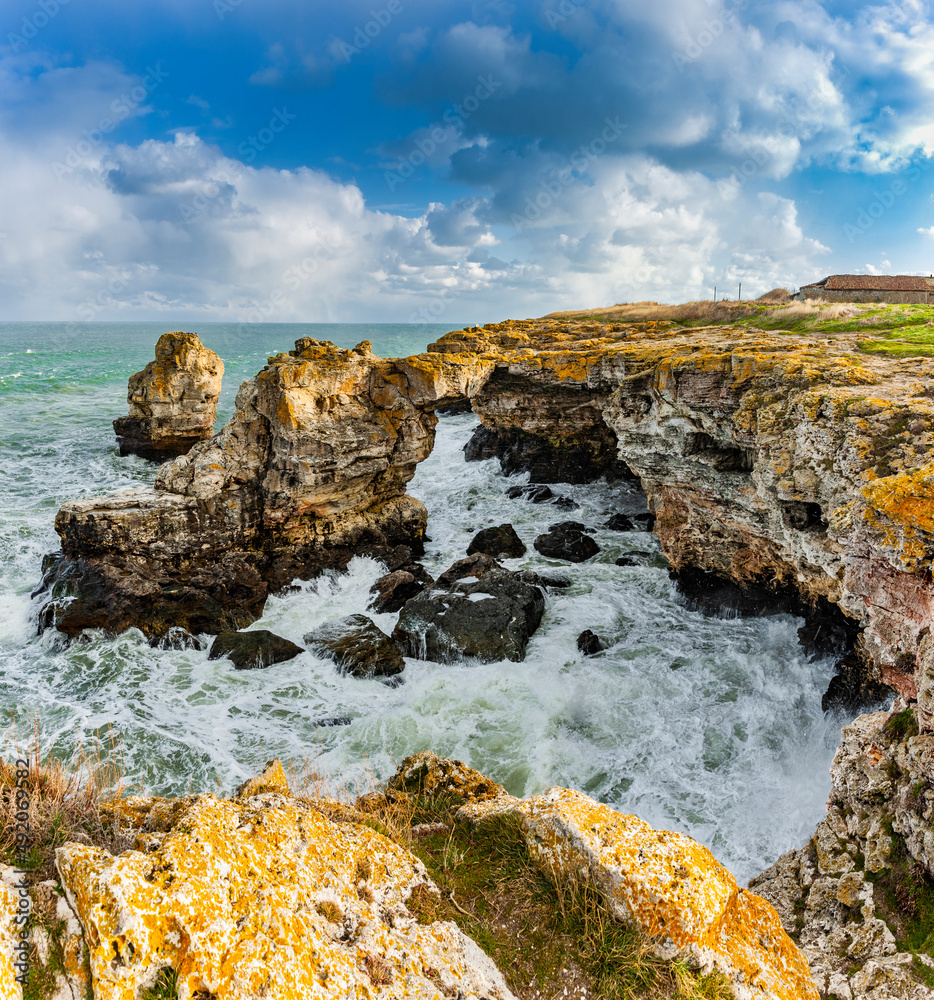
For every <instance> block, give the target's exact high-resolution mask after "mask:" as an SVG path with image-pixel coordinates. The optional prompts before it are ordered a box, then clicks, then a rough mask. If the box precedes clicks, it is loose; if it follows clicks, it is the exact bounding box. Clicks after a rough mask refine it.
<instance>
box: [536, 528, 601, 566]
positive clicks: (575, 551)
mask: <svg viewBox="0 0 934 1000" xmlns="http://www.w3.org/2000/svg"><path fill="white" fill-rule="evenodd" d="M585 531H586V527H585V526H584V525H583V524H581V523H580V521H562V522H561V523H560V524H553V525H551V527H550V528H549V529H548V531H547V532H546V533H545V534H543V535H539V536H538V538H536V539H535V543H534V544H535V548H536V550H537V551H538V552H541V554H542V555H543V556H547V557H548V558H549V559H565V560H567V561H568V562H576V563H578V562H584V561H585V560H587V559H591V558H592V557H593V556H595V555H596V554H597V553H598V552H599V551H600V546H599V545H597V543H596V541H595V540H594V539H593V538H591V537H590V535H587V534H585V533H584V532H585Z"/></svg>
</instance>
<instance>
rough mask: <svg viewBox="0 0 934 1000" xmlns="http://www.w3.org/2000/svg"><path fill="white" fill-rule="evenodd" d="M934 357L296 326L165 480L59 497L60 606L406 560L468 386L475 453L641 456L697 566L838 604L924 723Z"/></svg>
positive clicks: (195, 598)
mask: <svg viewBox="0 0 934 1000" xmlns="http://www.w3.org/2000/svg"><path fill="white" fill-rule="evenodd" d="M932 375H934V362H932V361H930V360H928V359H920V358H912V359H906V360H896V359H890V358H886V357H880V356H870V355H867V354H864V353H861V352H860V351H859V350H858V347H857V343H856V340H855V338H854V337H853V336H852V335H847V334H846V333H842V334H835V335H832V336H831V335H822V334H820V333H814V334H809V335H799V334H780V333H779V334H776V333H765V332H763V331H760V330H756V329H754V328H750V327H722V326H721V327H708V328H700V329H693V330H687V329H682V328H679V327H677V326H675V325H673V324H661V325H659V324H657V323H643V324H628V325H625V324H616V325H612V324H599V323H595V322H586V321H585V322H571V321H560V320H555V321H549V320H537V321H525V322H517V323H503V324H498V325H495V326H488V327H485V328H483V329H473V330H468V331H459V332H455V333H452V334H448V335H447V336H446V337H444V338H442V339H441V340H440V341H439V342H438V343H437V344H434V345H432V346H431V347H430V349H429V351H428V352H427V353H426V354H423V355H419V356H417V357H413V358H408V359H396V360H384V359H381V358H377V357H375V356H374V355H373V354H372V353H371V352H370V350H369V346H368V345H367V344H363V345H360V346H359V347H358V348H356V349H354V350H353V351H342V350H339V349H337V348H335V347H334V346H333V345H331V344H327V343H324V344H319V343H317V342H315V341H311V340H303V341H299V343H298V344H297V345H296V350H295V351H293V352H290V353H289V354H280V355H276V356H275V357H274V358H271V359H270V362H269V364H268V365H267V366H266V368H264V369H263V371H262V372H260V373H259V374H258V375H257V376H256V377H255V378H253V379H251V380H249V381H248V382H247V383H245V384H244V387H243V389H242V390H241V392H240V394H239V395H238V398H237V408H236V412H235V413H234V415H233V417H232V418H231V420H230V422H229V423H228V424H227V426H226V427H225V428H224V429H223V430H222V431H221V432H220V434H218V435H216V436H215V437H214V438H212V439H211V440H210V441H206V442H203V443H201V444H199V445H197V446H196V447H195V448H194V449H193V450H192V452H191V453H190V454H189V455H187V456H184V457H182V458H180V459H177V460H176V461H175V462H174V463H172V464H170V465H167V466H165V467H164V468H163V469H162V470H160V474H159V477H158V480H157V483H156V489H155V490H153V491H137V492H136V493H126V494H121V495H117V496H115V497H112V498H107V499H104V500H88V501H81V502H79V503H73V504H67V505H66V506H65V507H63V508H62V510H61V511H60V513H59V516H58V519H57V522H56V526H57V530H58V531H59V534H60V535H61V537H62V556H61V557H60V558H59V559H58V560H57V561H56V563H55V565H54V566H53V567H52V569H51V572H50V579H51V578H52V577H55V578H56V579H57V580H58V581H59V588H60V589H61V588H62V587H63V586H64V585H65V583H67V582H69V581H70V585H71V586H72V593H73V594H77V597H78V600H75V601H71V602H70V603H68V604H67V605H66V606H63V607H60V608H59V609H58V610H57V611H56V612H55V618H56V623H57V625H58V627H59V628H60V629H62V630H63V631H66V632H68V633H70V634H75V633H76V632H78V631H80V630H81V629H82V628H85V627H89V626H93V625H98V626H105V627H108V628H111V629H120V628H125V627H127V626H128V625H130V624H138V625H141V627H143V628H144V630H146V631H148V632H149V633H150V634H158V633H159V632H160V630H161V631H164V630H165V629H166V628H168V627H170V626H172V625H181V626H183V627H185V628H189V629H193V630H204V631H217V630H218V628H219V627H222V626H223V625H224V624H227V625H229V624H235V623H237V622H243V621H245V620H249V619H250V618H252V617H255V615H256V614H258V613H259V610H260V609H261V608H262V604H263V601H264V600H265V597H266V595H267V594H268V593H269V592H270V590H271V589H275V588H276V587H280V586H282V585H284V584H287V583H289V582H290V581H291V579H293V578H294V577H307V576H310V575H313V574H314V573H316V572H318V571H319V570H320V569H322V568H325V567H334V566H342V565H346V563H347V561H348V560H349V558H350V556H351V555H352V554H353V553H355V552H357V553H364V552H370V553H375V554H381V555H382V556H383V557H384V558H385V561H386V562H387V563H388V564H389V565H390V568H395V567H394V562H395V561H397V560H396V559H395V558H394V557H393V556H392V554H391V550H392V549H393V548H394V547H397V546H400V545H405V546H408V547H409V549H411V550H413V551H417V550H418V547H419V545H420V541H421V538H422V536H423V533H424V525H425V512H424V510H423V509H422V508H421V505H420V504H418V503H417V502H416V501H414V500H412V499H411V498H408V497H406V496H405V492H404V491H405V484H406V483H407V482H408V480H409V479H410V478H411V476H412V474H413V471H414V468H415V466H416V464H417V463H418V462H419V461H421V459H423V458H424V457H425V456H426V455H427V454H428V453H429V451H430V449H431V445H432V441H433V430H434V425H435V420H436V417H435V416H434V413H433V411H434V409H436V408H438V407H440V406H443V405H446V404H449V403H451V402H453V401H457V400H463V399H466V398H470V400H471V401H472V405H473V409H474V411H475V412H476V413H477V415H478V416H479V418H480V420H481V422H482V424H483V427H482V428H481V433H480V441H479V444H478V445H477V448H476V451H477V452H479V453H480V454H484V455H489V454H499V455H500V456H501V457H502V460H503V461H504V462H505V464H506V466H507V468H508V469H510V470H517V469H522V468H527V469H531V470H533V476H534V475H537V476H538V478H539V479H546V478H552V479H554V478H561V477H564V478H568V479H571V478H577V479H586V478H593V477H594V476H596V475H600V474H604V473H607V472H611V473H617V474H618V473H620V472H626V471H627V470H631V472H632V473H634V474H635V475H637V476H638V477H639V478H640V480H641V483H642V487H643V489H644V490H645V493H646V495H647V497H648V500H649V504H650V506H651V508H652V510H653V511H654V514H655V517H656V522H655V531H656V534H657V535H658V537H659V540H660V542H661V545H662V549H663V551H664V553H665V555H666V556H667V557H668V559H669V560H670V562H671V564H672V566H673V568H674V570H675V571H676V572H681V573H686V572H687V571H693V570H700V571H704V572H707V573H709V574H713V575H714V576H715V577H719V578H722V579H725V580H730V581H733V582H735V583H738V584H741V585H744V586H747V585H754V584H758V585H763V586H765V587H767V588H771V589H773V590H775V589H779V590H783V591H785V592H789V593H793V594H794V595H796V597H797V598H798V599H800V600H802V601H804V602H812V603H813V602H828V603H829V604H831V605H835V606H837V607H838V608H839V609H841V610H842V611H843V613H844V614H845V615H846V616H847V617H848V618H849V619H850V620H851V621H852V622H853V623H854V624H855V625H856V626H858V627H859V629H861V633H860V636H859V642H858V649H857V652H856V656H857V661H858V662H857V664H856V666H855V667H853V666H852V665H851V667H850V669H851V672H853V673H855V674H857V675H859V678H860V683H862V682H865V683H866V684H876V683H884V684H885V685H888V686H889V687H891V688H894V689H896V690H897V691H899V692H900V693H902V694H903V695H904V696H906V697H908V698H916V697H917V698H918V700H919V704H920V713H921V720H922V725H923V726H924V727H927V726H929V725H931V724H932V721H934V720H932V711H934V704H932V695H934V645H932V643H934V640H932V639H931V636H930V632H929V628H928V625H929V622H930V620H931V614H932V611H934V607H932V599H934V586H932V583H931V576H930V571H929V568H928V567H929V566H930V564H931V558H932V556H934V485H932V483H934V473H932V467H931V466H930V465H929V463H928V459H927V456H928V454H929V449H930V448H931V446H932V444H934V434H932V428H934V400H932V398H931V394H930V389H929V385H930V378H931V376H932ZM410 556H411V553H408V554H403V553H400V554H399V556H398V560H401V561H404V559H406V558H410ZM400 564H401V562H400ZM218 623H220V625H219V624H218Z"/></svg>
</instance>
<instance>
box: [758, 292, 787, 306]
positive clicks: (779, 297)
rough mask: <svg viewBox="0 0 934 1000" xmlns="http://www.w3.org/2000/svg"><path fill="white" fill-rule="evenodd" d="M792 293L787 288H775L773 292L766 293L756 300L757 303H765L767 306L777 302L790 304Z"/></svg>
mask: <svg viewBox="0 0 934 1000" xmlns="http://www.w3.org/2000/svg"><path fill="white" fill-rule="evenodd" d="M790 301H791V292H789V291H788V289H787V288H773V289H772V290H771V291H768V292H765V293H764V294H763V295H760V296H759V298H757V299H756V302H764V303H766V304H767V305H768V304H771V303H776V302H790Z"/></svg>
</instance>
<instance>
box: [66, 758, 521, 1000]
mask: <svg viewBox="0 0 934 1000" xmlns="http://www.w3.org/2000/svg"><path fill="white" fill-rule="evenodd" d="M272 770H274V767H273V768H272ZM280 771H281V768H280ZM276 785H277V787H276V790H257V789H256V788H252V787H248V788H246V789H245V790H244V794H242V795H241V797H239V798H237V799H234V800H227V799H218V798H217V797H216V796H214V795H195V796H189V797H187V798H186V799H180V800H175V801H173V802H166V801H165V800H158V799H154V800H153V799H150V800H147V799H140V798H137V799H133V800H129V801H128V802H127V803H126V804H125V805H124V806H123V807H121V811H122V814H123V819H124V822H130V823H132V824H133V825H134V826H136V827H137V838H136V844H135V848H134V849H133V850H128V851H125V852H124V853H122V854H120V855H118V856H116V857H114V856H113V855H111V854H109V853H108V852H107V851H104V850H101V849H99V848H96V847H92V846H87V845H83V844H74V843H70V844H66V845H65V846H64V847H62V848H60V849H59V850H58V852H57V866H58V871H59V874H60V876H61V879H62V883H63V885H64V888H65V892H66V894H67V897H68V901H69V903H70V904H71V906H72V908H73V909H74V911H75V913H76V914H77V915H78V918H79V919H80V921H81V924H82V926H83V928H84V932H85V938H86V940H87V942H88V945H89V951H90V968H91V975H92V978H93V987H94V997H95V1000H128V998H130V997H135V996H138V995H139V991H140V989H141V988H142V987H145V986H149V987H152V986H153V985H154V984H155V982H156V980H157V978H158V976H159V974H160V972H161V971H162V970H166V971H168V970H172V971H174V972H175V973H176V975H177V977H178V995H179V996H180V997H195V996H207V995H211V996H217V997H219V998H221V997H222V998H226V1000H247V998H251V997H257V996H263V997H267V998H268V1000H293V998H295V1000H298V998H301V1000H306V998H310V997H320V998H322V1000H323V998H326V997H371V998H373V1000H377V998H379V1000H390V998H399V1000H401V998H403V997H412V996H425V997H434V996H438V995H439V994H441V995H450V996H454V995H455V994H456V995H459V996H464V997H474V998H480V997H495V998H499V1000H511V998H512V996H513V995H512V993H510V991H509V989H508V987H507V986H506V983H505V981H504V979H503V977H502V975H501V973H500V972H499V970H498V969H497V968H496V966H495V965H494V964H493V962H492V961H491V960H490V959H489V958H488V957H487V956H486V954H485V953H484V952H483V951H481V949H480V948H479V947H478V946H477V945H476V944H475V943H474V941H473V940H471V939H470V938H469V937H467V935H465V934H464V933H463V932H462V931H461V930H460V929H459V928H458V927H457V926H456V925H455V924H453V923H450V922H444V921H441V920H434V921H428V920H425V919H424V918H420V917H419V916H418V914H419V913H420V912H421V911H420V909H419V908H418V907H417V906H416V901H417V900H418V899H421V898H422V897H424V896H425V895H427V896H428V897H431V896H434V897H437V895H438V890H437V888H436V887H435V886H434V884H433V883H432V881H431V879H430V878H429V877H428V873H427V871H426V870H425V867H424V865H423V864H422V863H421V862H420V861H419V860H418V859H417V858H416V857H415V856H414V855H412V854H411V853H409V852H408V851H406V850H405V849H404V848H402V847H400V846H398V845H397V844H395V843H393V842H392V841H390V840H388V839H387V838H386V837H384V836H382V835H381V834H379V833H376V832H375V831H373V830H371V829H369V828H367V827H365V826H362V825H359V824H356V823H351V822H334V821H332V820H330V819H328V818H327V817H326V816H325V815H324V814H323V813H322V812H321V811H320V810H319V809H317V808H315V806H314V805H312V804H309V803H308V802H305V801H303V800H301V799H298V798H294V797H292V795H291V794H290V793H289V791H288V787H287V785H286V786H285V787H284V788H283V787H282V782H281V780H280V781H278V782H277V783H276ZM259 787H260V788H262V782H260V786H259Z"/></svg>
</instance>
